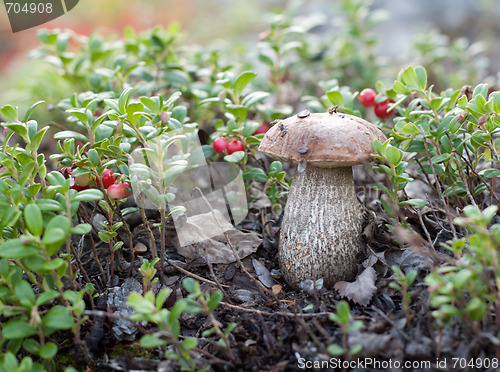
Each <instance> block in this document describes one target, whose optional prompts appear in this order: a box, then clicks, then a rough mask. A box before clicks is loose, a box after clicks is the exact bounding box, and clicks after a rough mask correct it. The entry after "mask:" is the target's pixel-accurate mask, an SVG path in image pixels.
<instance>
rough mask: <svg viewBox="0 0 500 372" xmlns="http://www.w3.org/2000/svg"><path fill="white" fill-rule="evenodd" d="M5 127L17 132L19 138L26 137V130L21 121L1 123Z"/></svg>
mask: <svg viewBox="0 0 500 372" xmlns="http://www.w3.org/2000/svg"><path fill="white" fill-rule="evenodd" d="M2 126H4V127H5V128H9V129H11V130H12V131H13V132H15V133H17V134H18V135H19V136H20V137H21V138H26V135H27V134H28V130H27V129H26V126H25V125H24V124H23V123H2Z"/></svg>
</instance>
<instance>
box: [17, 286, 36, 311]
mask: <svg viewBox="0 0 500 372" xmlns="http://www.w3.org/2000/svg"><path fill="white" fill-rule="evenodd" d="M14 293H15V294H16V297H17V298H18V299H19V302H20V303H21V305H23V306H24V307H26V308H31V307H32V306H33V305H34V304H35V302H36V297H35V292H34V291H33V288H31V285H30V284H29V283H28V282H27V281H25V280H21V281H20V282H19V283H17V284H16V285H15V286H14Z"/></svg>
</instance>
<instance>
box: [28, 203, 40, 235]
mask: <svg viewBox="0 0 500 372" xmlns="http://www.w3.org/2000/svg"><path fill="white" fill-rule="evenodd" d="M24 222H26V226H27V227H28V229H29V231H30V232H31V233H32V234H33V235H35V236H40V235H42V233H43V216H42V211H41V210H40V207H39V206H38V205H37V204H34V203H32V204H28V205H27V206H26V207H25V208H24Z"/></svg>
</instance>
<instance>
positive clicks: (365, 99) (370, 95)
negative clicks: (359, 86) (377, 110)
mask: <svg viewBox="0 0 500 372" xmlns="http://www.w3.org/2000/svg"><path fill="white" fill-rule="evenodd" d="M376 96H377V92H375V91H374V90H373V89H370V88H366V89H363V90H362V91H361V93H359V96H358V99H359V102H360V103H361V104H362V105H363V106H365V107H371V106H375V97H376Z"/></svg>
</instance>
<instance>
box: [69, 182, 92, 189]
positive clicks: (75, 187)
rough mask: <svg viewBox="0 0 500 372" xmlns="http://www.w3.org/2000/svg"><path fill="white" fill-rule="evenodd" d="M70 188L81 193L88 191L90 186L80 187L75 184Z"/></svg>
mask: <svg viewBox="0 0 500 372" xmlns="http://www.w3.org/2000/svg"><path fill="white" fill-rule="evenodd" d="M71 188H72V189H73V190H76V191H83V190H88V189H90V186H80V185H77V184H76V183H75V184H74V185H73V186H71Z"/></svg>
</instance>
